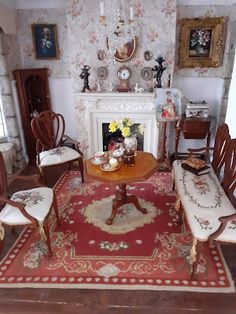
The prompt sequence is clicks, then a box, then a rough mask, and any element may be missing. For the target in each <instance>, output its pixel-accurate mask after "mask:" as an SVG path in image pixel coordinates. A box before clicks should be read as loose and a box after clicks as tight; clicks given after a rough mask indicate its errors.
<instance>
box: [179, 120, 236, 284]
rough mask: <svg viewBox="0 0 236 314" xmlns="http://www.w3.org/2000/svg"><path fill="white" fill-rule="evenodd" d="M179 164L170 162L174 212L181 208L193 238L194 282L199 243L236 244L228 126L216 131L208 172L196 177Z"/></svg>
mask: <svg viewBox="0 0 236 314" xmlns="http://www.w3.org/2000/svg"><path fill="white" fill-rule="evenodd" d="M194 151H196V150H194ZM181 164H182V161H180V160H175V161H174V163H173V178H174V183H175V187H176V190H177V194H178V197H177V201H176V209H179V208H182V209H183V213H184V215H185V217H186V220H187V223H188V225H189V228H190V230H191V233H192V235H193V243H192V248H191V251H190V262H191V265H192V271H191V276H192V279H194V278H195V277H196V273H197V265H198V257H199V255H198V251H199V247H200V245H201V243H203V242H206V241H217V242H226V243H236V210H235V195H234V193H235V186H236V140H230V136H229V132H228V127H227V125H226V124H224V125H222V126H221V127H219V128H218V130H217V134H216V140H215V146H214V152H213V161H212V163H211V166H210V169H209V173H207V174H204V175H201V176H197V175H195V174H193V173H192V172H190V171H188V170H185V169H183V168H182V165H181ZM222 172H223V175H222ZM220 178H222V179H220ZM180 205H181V207H180Z"/></svg>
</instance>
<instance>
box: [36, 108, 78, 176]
mask: <svg viewBox="0 0 236 314" xmlns="http://www.w3.org/2000/svg"><path fill="white" fill-rule="evenodd" d="M31 127H32V131H33V134H34V137H35V138H36V152H37V165H38V167H39V170H40V173H41V174H42V177H43V179H44V182H46V176H45V169H47V168H48V167H51V166H55V165H62V164H67V166H68V169H70V165H71V163H72V162H75V161H77V162H78V164H79V169H80V172H81V178H82V182H84V168H83V153H82V152H81V150H80V148H79V147H80V143H79V142H77V141H74V140H73V139H71V138H70V137H69V136H67V135H65V120H64V117H63V116H62V115H61V114H59V113H55V112H53V111H50V110H47V111H43V112H41V113H40V114H39V115H37V116H36V117H34V118H33V120H32V121H31ZM66 145H67V146H66ZM69 146H71V147H69Z"/></svg>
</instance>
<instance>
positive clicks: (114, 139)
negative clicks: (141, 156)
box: [102, 123, 144, 151]
mask: <svg viewBox="0 0 236 314" xmlns="http://www.w3.org/2000/svg"><path fill="white" fill-rule="evenodd" d="M134 125H135V126H139V125H140V123H135V124H134ZM137 141H138V150H143V147H144V146H143V141H144V135H143V134H137ZM123 142H124V137H123V136H122V134H121V131H120V130H117V131H116V132H113V133H111V132H109V123H102V143H103V151H108V150H113V149H116V148H119V147H120V145H122V143H123Z"/></svg>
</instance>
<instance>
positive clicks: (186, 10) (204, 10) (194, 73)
mask: <svg viewBox="0 0 236 314" xmlns="http://www.w3.org/2000/svg"><path fill="white" fill-rule="evenodd" d="M235 15H236V6H230V7H229V6H226V5H211V6H206V5H205V6H179V7H177V28H176V32H177V36H176V37H177V40H176V58H175V60H176V66H175V73H174V76H175V77H224V76H225V73H226V66H227V61H228V60H227V58H228V56H227V53H228V50H229V32H228V31H227V25H228V23H229V22H230V21H231V20H233V19H235ZM220 16H223V17H224V18H225V21H226V23H225V45H224V53H223V59H222V65H221V66H220V67H218V68H183V69H181V68H179V67H178V60H179V53H178V50H179V40H178V38H179V34H180V27H179V21H180V20H181V19H183V18H206V17H220Z"/></svg>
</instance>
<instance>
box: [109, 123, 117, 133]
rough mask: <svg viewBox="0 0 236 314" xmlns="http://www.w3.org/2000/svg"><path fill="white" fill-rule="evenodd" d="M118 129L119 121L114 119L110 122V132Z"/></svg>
mask: <svg viewBox="0 0 236 314" xmlns="http://www.w3.org/2000/svg"><path fill="white" fill-rule="evenodd" d="M116 130H117V123H116V121H112V122H111V123H110V124H109V132H112V133H113V132H115V131H116Z"/></svg>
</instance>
